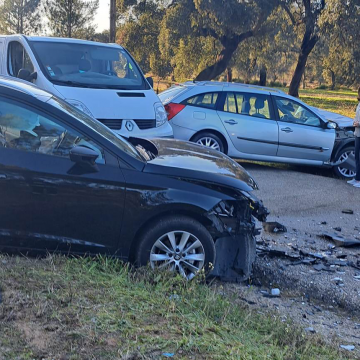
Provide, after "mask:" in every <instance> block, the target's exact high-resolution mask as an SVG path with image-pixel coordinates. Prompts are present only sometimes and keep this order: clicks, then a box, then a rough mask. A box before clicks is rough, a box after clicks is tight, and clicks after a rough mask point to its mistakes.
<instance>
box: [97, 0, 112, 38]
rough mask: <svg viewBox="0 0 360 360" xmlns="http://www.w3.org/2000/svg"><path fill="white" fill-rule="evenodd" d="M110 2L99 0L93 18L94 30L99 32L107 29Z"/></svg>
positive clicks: (108, 0)
mask: <svg viewBox="0 0 360 360" xmlns="http://www.w3.org/2000/svg"><path fill="white" fill-rule="evenodd" d="M109 11H110V0H99V9H98V11H97V14H96V16H95V25H96V30H97V31H98V32H101V31H103V30H108V29H109V22H110V20H109Z"/></svg>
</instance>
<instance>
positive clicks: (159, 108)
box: [154, 102, 167, 127]
mask: <svg viewBox="0 0 360 360" xmlns="http://www.w3.org/2000/svg"><path fill="white" fill-rule="evenodd" d="M154 109H155V119H156V127H159V126H161V125H164V124H165V123H166V121H167V114H166V111H165V108H164V106H163V104H162V103H160V102H158V103H155V105H154Z"/></svg>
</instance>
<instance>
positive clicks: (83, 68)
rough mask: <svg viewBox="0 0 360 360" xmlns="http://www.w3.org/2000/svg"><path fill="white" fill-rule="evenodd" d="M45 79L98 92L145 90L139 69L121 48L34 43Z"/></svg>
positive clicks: (57, 83) (33, 46)
mask: <svg viewBox="0 0 360 360" xmlns="http://www.w3.org/2000/svg"><path fill="white" fill-rule="evenodd" d="M30 45H31V46H32V48H33V51H34V53H35V56H36V58H37V61H38V62H39V64H40V66H41V68H42V71H43V72H44V73H45V75H46V77H47V78H48V79H49V80H50V81H51V82H52V83H54V84H56V85H65V86H75V87H86V88H96V89H117V90H146V89H147V84H146V81H145V80H144V76H143V75H142V74H141V72H140V71H139V70H138V67H137V66H136V64H135V63H134V61H133V60H132V59H131V57H130V56H129V55H128V53H127V52H126V51H125V50H124V49H122V48H121V47H115V46H102V45H99V46H98V45H96V44H89V45H88V44H79V43H70V42H68V43H67V42H58V41H54V42H51V41H50V42H49V41H46V42H45V41H31V42H30Z"/></svg>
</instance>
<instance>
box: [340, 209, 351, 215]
mask: <svg viewBox="0 0 360 360" xmlns="http://www.w3.org/2000/svg"><path fill="white" fill-rule="evenodd" d="M342 213H343V214H349V215H353V214H354V211H353V210H351V209H344V210H343V211H342Z"/></svg>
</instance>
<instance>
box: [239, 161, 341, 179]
mask: <svg viewBox="0 0 360 360" xmlns="http://www.w3.org/2000/svg"><path fill="white" fill-rule="evenodd" d="M236 161H237V163H238V164H240V165H241V166H243V167H244V168H245V169H246V170H248V171H250V172H251V170H262V171H266V170H269V171H271V170H275V169H279V170H288V171H295V172H300V173H304V174H311V175H317V176H323V177H327V178H333V179H339V180H341V179H340V178H338V177H336V176H335V174H334V173H333V171H332V169H328V168H320V167H316V166H305V165H289V164H279V163H265V162H250V161H245V160H236Z"/></svg>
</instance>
